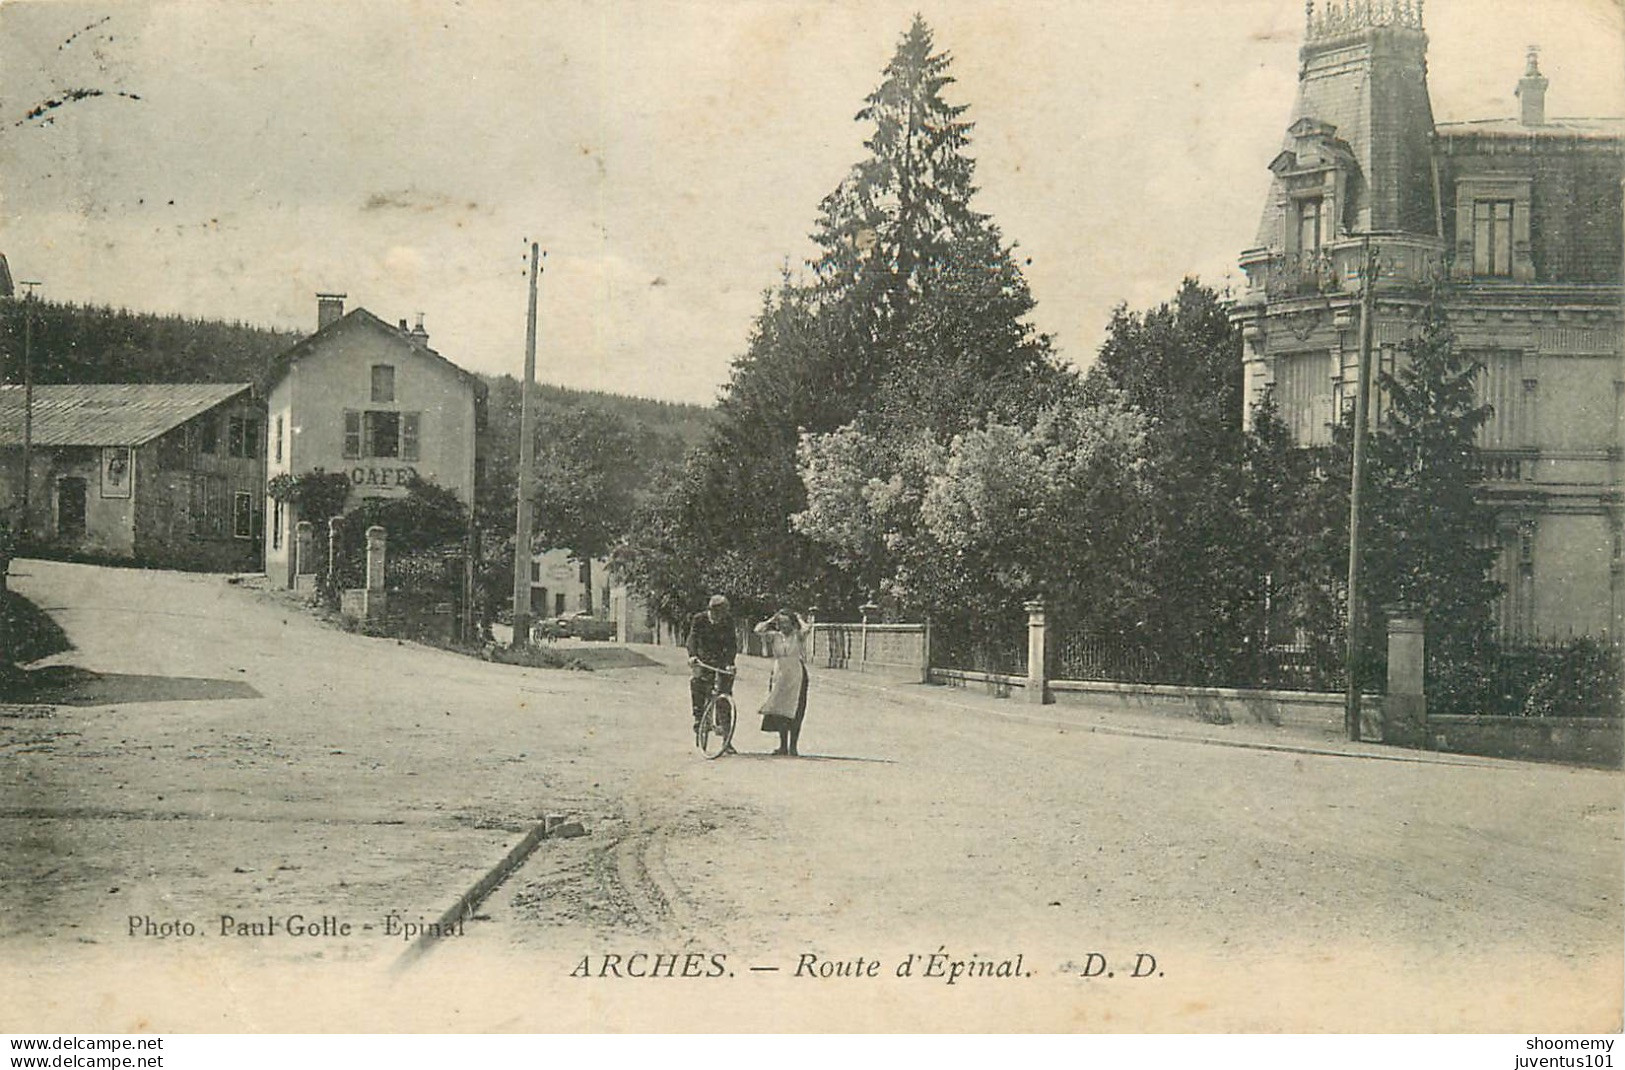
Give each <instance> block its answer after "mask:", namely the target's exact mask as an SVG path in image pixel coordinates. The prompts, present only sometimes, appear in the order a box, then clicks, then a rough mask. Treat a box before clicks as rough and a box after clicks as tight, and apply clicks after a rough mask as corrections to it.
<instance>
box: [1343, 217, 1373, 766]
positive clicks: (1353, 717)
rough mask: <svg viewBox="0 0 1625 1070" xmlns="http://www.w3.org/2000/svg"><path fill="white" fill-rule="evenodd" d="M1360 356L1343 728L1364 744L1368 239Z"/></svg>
mask: <svg viewBox="0 0 1625 1070" xmlns="http://www.w3.org/2000/svg"><path fill="white" fill-rule="evenodd" d="M1360 259H1361V265H1360V356H1359V366H1358V368H1357V369H1356V371H1355V379H1356V384H1355V392H1354V463H1353V467H1352V471H1351V472H1350V475H1349V588H1348V653H1347V656H1346V658H1345V659H1344V663H1343V675H1344V676H1345V677H1346V687H1347V691H1346V692H1345V694H1344V700H1343V727H1344V729H1345V730H1346V731H1347V733H1348V738H1349V739H1350V740H1352V741H1354V742H1356V743H1358V742H1359V741H1360V684H1359V680H1358V679H1357V678H1356V676H1355V671H1354V670H1355V664H1356V662H1357V661H1358V660H1359V652H1360V598H1361V592H1360V487H1361V485H1362V484H1363V483H1364V482H1365V438H1366V427H1365V425H1366V419H1367V416H1366V414H1367V413H1368V412H1369V411H1370V396H1371V389H1370V388H1371V337H1372V320H1373V318H1374V317H1375V314H1376V310H1377V258H1376V255H1375V254H1374V253H1373V252H1372V249H1371V238H1370V236H1369V235H1368V236H1367V237H1366V239H1365V244H1364V246H1363V247H1362V249H1361V253H1360Z"/></svg>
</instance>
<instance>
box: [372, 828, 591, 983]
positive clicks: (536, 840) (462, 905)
mask: <svg viewBox="0 0 1625 1070" xmlns="http://www.w3.org/2000/svg"><path fill="white" fill-rule="evenodd" d="M586 834H587V831H586V829H584V828H583V827H582V826H581V823H580V822H577V821H565V820H564V819H563V818H562V817H560V816H559V815H557V814H548V815H547V817H545V818H544V819H543V820H542V821H540V822H539V823H537V825H536V826H535V827H534V828H532V829H531V830H530V831H529V832H527V833H525V835H524V837H523V838H522V839H521V840H520V841H519V842H518V843H516V844H514V845H513V847H512V848H510V849H509V851H508V853H507V854H506V855H504V856H503V858H502V861H500V862H498V863H497V864H496V865H495V866H493V867H491V869H490V870H488V871H487V872H486V873H485V875H484V876H482V877H481V878H480V879H479V880H477V881H475V882H474V885H473V887H471V888H469V889H468V891H466V892H464V893H463V894H462V895H461V896H460V897H459V898H458V900H457V902H456V903H454V904H452V906H451V909H449V910H447V911H446V912H445V913H444V914H442V915H440V917H439V919H438V920H437V921H436V922H435V923H434V924H433V925H432V926H430V927H429V929H428V930H427V931H425V932H423V933H421V934H419V936H418V938H417V939H416V940H414V941H412V944H411V946H409V947H408V948H407V949H406V950H405V951H404V952H402V953H401V956H400V958H398V959H396V960H395V964H394V965H393V966H392V967H391V970H392V971H394V972H400V971H402V970H405V969H406V968H408V967H409V966H411V965H412V964H413V963H414V962H416V961H417V960H418V959H420V958H422V957H423V956H424V955H426V954H427V953H428V952H429V951H431V950H432V949H433V948H434V947H435V945H436V944H438V943H439V942H440V941H441V940H442V939H444V938H445V934H446V933H447V932H449V931H450V930H451V929H452V928H453V927H455V926H456V925H458V924H459V923H461V922H463V921H466V920H467V919H468V918H470V917H473V915H474V912H475V911H477V910H479V908H480V904H481V903H484V902H485V900H486V899H487V898H489V897H490V895H491V893H492V892H494V891H496V890H497V887H498V886H499V885H501V884H502V882H503V881H505V880H507V879H508V878H509V877H510V876H512V875H513V872H514V870H516V869H518V868H519V867H520V866H522V865H524V864H525V861H526V860H527V859H528V858H530V856H531V855H532V854H534V853H535V851H536V848H537V847H538V846H540V845H541V842H542V841H543V840H545V839H549V838H552V839H569V838H571V837H574V836H585V835H586Z"/></svg>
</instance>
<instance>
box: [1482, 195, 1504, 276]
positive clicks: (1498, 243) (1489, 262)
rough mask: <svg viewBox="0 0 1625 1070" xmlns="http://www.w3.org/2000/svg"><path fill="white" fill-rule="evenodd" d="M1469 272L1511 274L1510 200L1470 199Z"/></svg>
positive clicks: (1487, 274) (1496, 274)
mask: <svg viewBox="0 0 1625 1070" xmlns="http://www.w3.org/2000/svg"><path fill="white" fill-rule="evenodd" d="M1473 274H1474V275H1480V276H1491V277H1493V276H1499V277H1502V278H1511V277H1512V202H1511V201H1509V200H1489V199H1481V200H1475V201H1474V202H1473Z"/></svg>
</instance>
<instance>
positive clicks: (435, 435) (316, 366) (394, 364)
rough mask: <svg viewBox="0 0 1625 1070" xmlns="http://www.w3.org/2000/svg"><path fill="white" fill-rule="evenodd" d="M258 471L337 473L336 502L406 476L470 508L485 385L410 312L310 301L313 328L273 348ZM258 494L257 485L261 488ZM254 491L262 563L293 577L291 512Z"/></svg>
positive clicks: (337, 300)
mask: <svg viewBox="0 0 1625 1070" xmlns="http://www.w3.org/2000/svg"><path fill="white" fill-rule="evenodd" d="M266 419H267V426H266V451H265V452H266V456H267V458H268V460H267V472H268V475H269V476H270V477H272V478H274V477H276V476H278V475H290V476H295V477H297V476H301V475H304V474H306V473H309V472H312V471H314V470H317V469H320V470H322V471H324V472H337V473H342V474H343V475H344V476H345V477H346V478H347V479H348V480H349V482H350V497H349V500H348V502H347V503H346V508H351V507H353V506H354V505H355V504H356V503H357V502H359V501H361V500H362V499H364V498H369V497H394V496H404V495H405V494H406V488H407V485H408V484H409V483H410V482H411V481H412V480H413V479H414V478H421V479H425V480H428V481H430V482H433V483H435V484H437V485H439V486H441V487H444V488H445V489H447V490H450V491H452V492H453V493H454V494H456V495H457V497H458V498H459V499H460V500H461V501H462V502H463V503H464V504H465V505H467V506H469V507H472V505H473V502H474V494H475V490H476V486H477V482H478V478H479V472H478V469H479V464H480V459H481V455H480V438H481V433H482V431H483V428H484V423H485V386H484V384H483V383H482V382H480V380H479V379H478V377H476V376H475V375H473V374H472V373H470V372H468V371H465V370H463V369H462V368H459V367H458V366H457V365H455V364H453V363H452V362H451V361H449V360H447V359H446V358H445V357H443V356H441V355H440V354H439V353H438V352H436V351H435V350H433V349H431V348H429V336H428V334H427V333H426V332H425V331H424V329H423V325H422V323H421V321H420V322H419V323H418V325H417V326H416V327H415V328H412V329H410V330H409V329H408V328H407V326H406V321H405V320H402V321H401V322H400V324H399V326H390V325H389V324H387V323H385V322H384V321H383V320H381V319H379V318H378V317H377V316H374V315H373V314H372V313H370V312H368V311H367V310H365V309H359V308H358V309H356V310H354V311H352V312H350V313H349V314H348V315H346V314H345V312H344V295H342V294H322V295H319V296H318V300H317V330H316V333H314V334H312V335H311V336H310V337H308V338H306V339H305V340H303V341H302V342H299V343H298V344H296V345H294V346H293V347H292V348H290V349H289V350H288V351H287V352H285V353H283V354H282V355H281V356H280V357H278V358H277V361H276V364H275V366H274V368H273V372H272V377H271V383H270V387H269V394H268V398H267V415H266ZM262 493H263V491H262ZM296 514H297V509H296V508H295V507H294V505H293V504H292V503H291V502H285V501H281V500H277V499H275V498H274V497H273V496H271V495H269V494H266V502H265V546H266V550H265V559H266V571H267V573H268V574H269V575H270V576H271V578H272V579H273V580H274V581H275V582H278V583H280V584H282V585H284V586H292V585H293V570H294V568H295V561H294V536H295V525H296V524H297V523H298V522H299V521H300V520H302V519H308V520H310V521H312V523H313V524H315V525H316V527H317V529H318V543H319V544H320V543H321V542H323V541H324V539H325V536H324V535H322V533H321V529H322V528H323V527H324V526H325V523H326V521H327V518H326V517H300V516H298V515H296Z"/></svg>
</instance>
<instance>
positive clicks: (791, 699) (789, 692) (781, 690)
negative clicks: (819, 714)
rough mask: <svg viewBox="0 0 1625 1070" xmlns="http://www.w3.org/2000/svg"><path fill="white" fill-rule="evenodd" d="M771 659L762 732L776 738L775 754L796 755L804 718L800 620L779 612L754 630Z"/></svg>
mask: <svg viewBox="0 0 1625 1070" xmlns="http://www.w3.org/2000/svg"><path fill="white" fill-rule="evenodd" d="M756 634H758V635H760V636H762V637H763V638H765V639H766V640H767V643H768V652H769V653H770V654H772V655H773V679H772V682H771V683H769V684H768V688H767V701H765V702H763V703H762V731H764V732H777V733H778V734H779V749H778V750H776V751H774V752H773V753H774V754H790V755H794V754H795V753H796V741H797V740H798V739H800V738H801V722H802V719H803V718H805V717H806V715H807V626H806V624H805V623H804V622H803V621H802V619H801V618H800V617H798V616H797V615H796V614H794V613H792V612H790V611H789V610H787V609H781V610H779V611H778V612H777V613H775V614H773V616H771V617H769V618H768V619H767V620H764V621H762V623H760V624H758V625H757V626H756Z"/></svg>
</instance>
